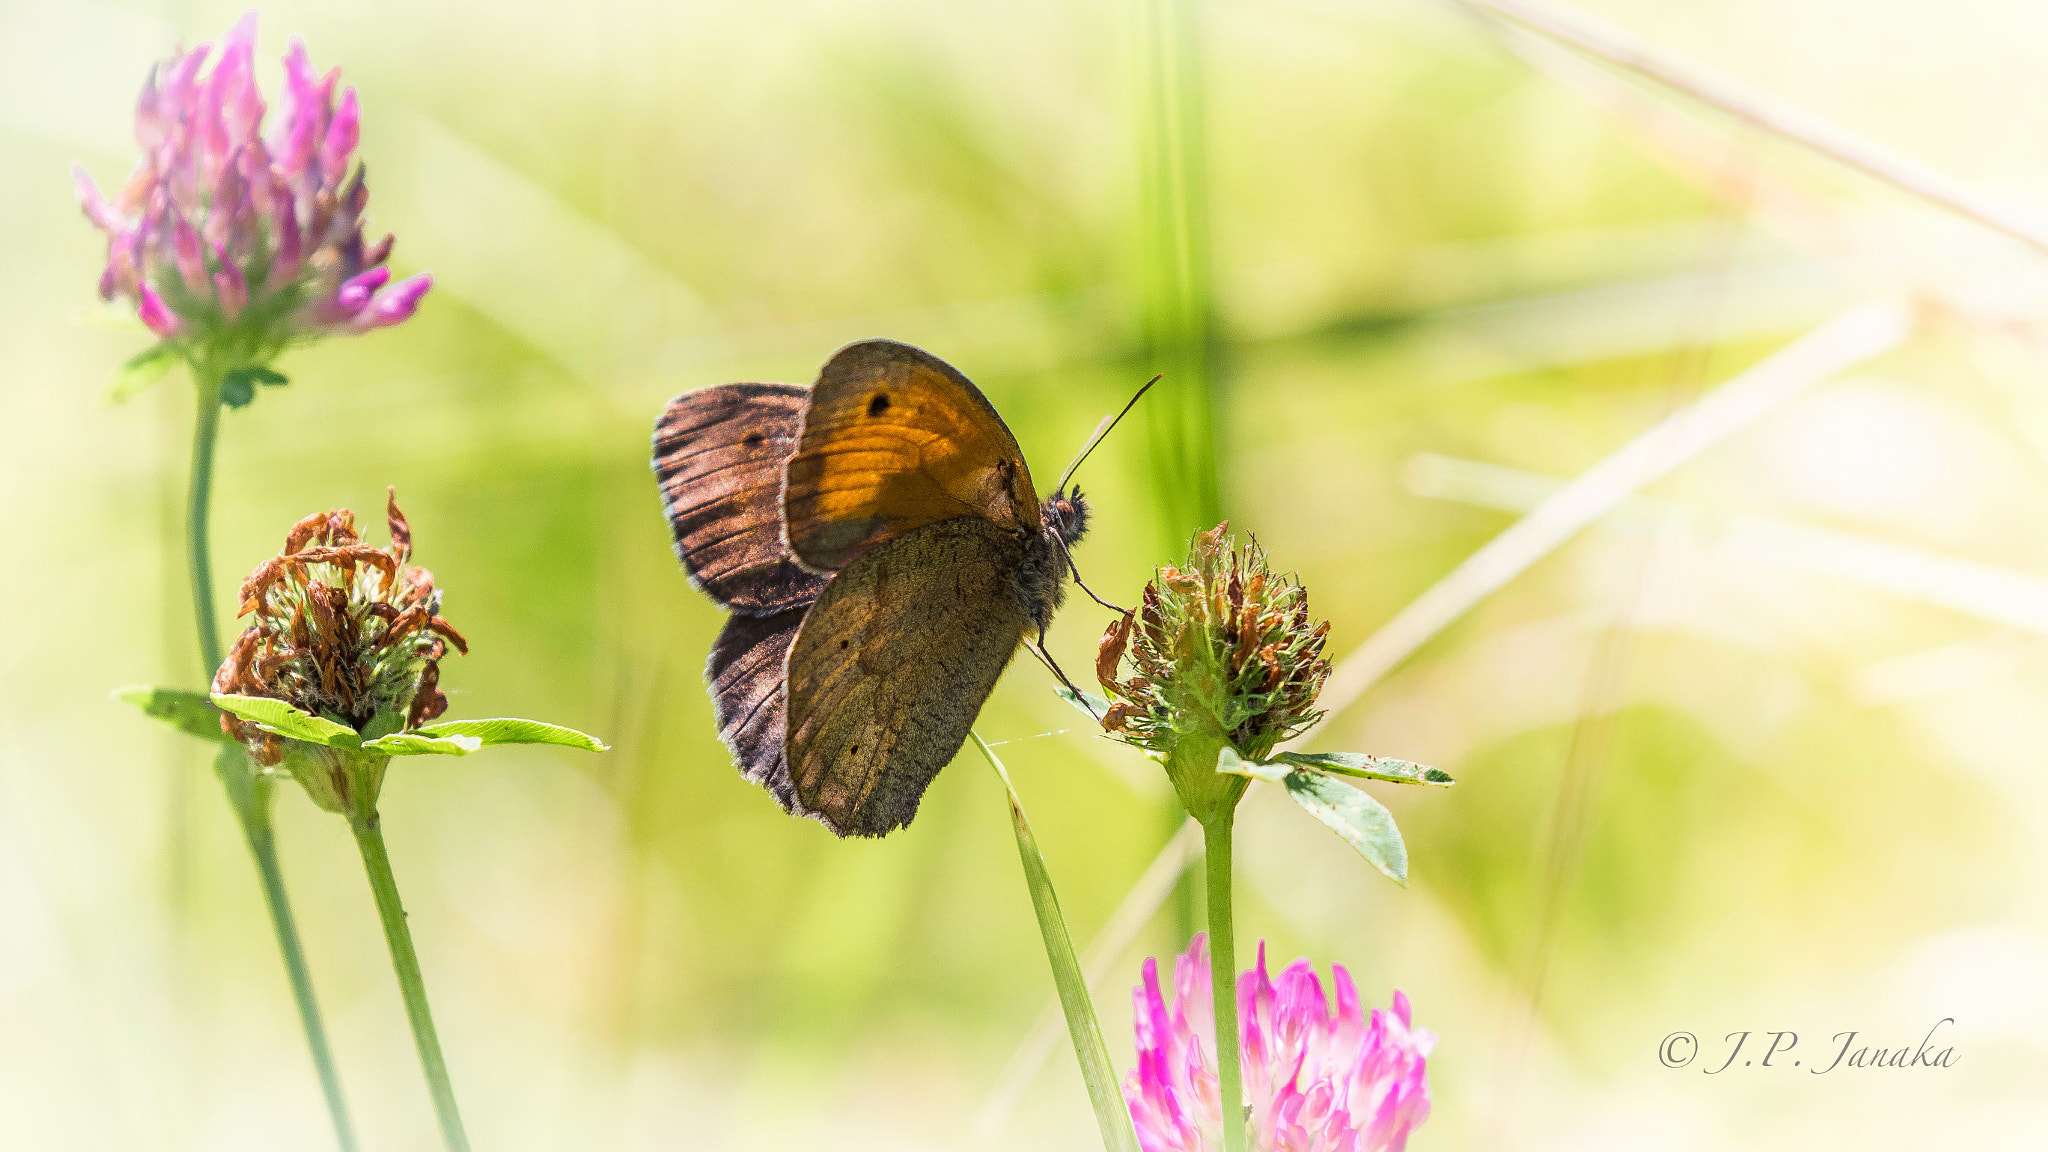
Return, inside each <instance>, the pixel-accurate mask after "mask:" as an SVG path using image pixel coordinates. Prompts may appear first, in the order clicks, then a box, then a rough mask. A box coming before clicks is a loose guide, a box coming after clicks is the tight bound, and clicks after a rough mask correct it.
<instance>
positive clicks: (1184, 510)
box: [1137, 0, 1223, 940]
mask: <svg viewBox="0 0 2048 1152" xmlns="http://www.w3.org/2000/svg"><path fill="white" fill-rule="evenodd" d="M1137 17H1138V37H1137V47H1138V50H1139V54H1140V55H1139V60H1138V68H1137V88H1138V107H1139V117H1138V139H1137V148H1138V211H1139V220H1138V228H1137V233H1138V238H1139V246H1140V249H1139V278H1138V305H1139V309H1138V311H1139V348H1140V349H1141V351H1142V354H1143V355H1144V357H1145V363H1144V365H1143V371H1145V372H1146V373H1152V372H1159V373H1163V374H1164V375H1165V377H1166V379H1165V380H1164V381H1162V384H1163V387H1160V388H1157V389H1154V391H1153V393H1152V396H1151V398H1150V400H1149V402H1148V403H1147V404H1146V405H1145V416H1146V419H1145V427H1146V430H1147V433H1146V443H1147V447H1148V450H1149V458H1150V464H1151V467H1150V472H1151V476H1150V483H1149V484H1148V485H1147V488H1148V489H1149V490H1150V491H1151V492H1152V493H1153V499H1154V501H1155V503H1156V522H1157V524H1158V531H1159V548H1158V554H1159V555H1160V556H1162V557H1166V556H1179V555H1180V553H1181V550H1182V549H1183V548H1185V547H1186V545H1187V540H1188V537H1190V536H1191V535H1193V534H1194V533H1196V532H1198V531H1200V530H1202V529H1204V528H1207V527H1209V526H1210V525H1212V524H1215V523H1216V522H1217V521H1219V520H1221V519H1222V518H1223V495H1222V484H1221V481H1220V475H1221V473H1222V467H1221V460H1220V457H1219V455H1218V451H1219V448H1218V443H1217V440H1216V424H1217V408H1218V404H1217V393H1218V389H1219V387H1220V381H1219V379H1218V376H1217V372H1216V368H1217V357H1216V339H1215V325H1214V318H1215V310H1216V301H1215V292H1214V286H1213V282H1212V273H1211V258H1210V251H1209V192H1208V163H1207V155H1206V149H1205V147H1204V144H1205V141H1204V131H1205V129H1204V122H1203V107H1202V104H1203V93H1202V68H1201V65H1202V45H1201V29H1200V24H1199V21H1198V13H1197V11H1196V8H1195V2H1194V0H1138V4H1137ZM1160 814H1161V820H1162V825H1163V827H1165V828H1166V829H1168V830H1169V833H1170V832H1171V831H1172V830H1174V829H1178V828H1179V826H1180V821H1181V816H1182V813H1181V809H1180V805H1179V804H1178V803H1175V802H1174V801H1173V800H1172V799H1171V798H1168V799H1167V800H1166V801H1165V802H1164V803H1163V805H1162V807H1161V808H1160ZM1200 911H1201V910H1200V909H1199V908H1197V907H1196V903H1195V894H1194V888H1193V885H1192V884H1185V883H1184V884H1181V885H1179V886H1178V898H1177V899H1176V900H1175V901H1174V912H1175V916H1174V919H1175V924H1174V938H1175V939H1176V940H1185V939H1187V938H1188V937H1189V936H1190V935H1192V934H1193V932H1194V930H1195V925H1196V924H1197V923H1198V922H1199V919H1200Z"/></svg>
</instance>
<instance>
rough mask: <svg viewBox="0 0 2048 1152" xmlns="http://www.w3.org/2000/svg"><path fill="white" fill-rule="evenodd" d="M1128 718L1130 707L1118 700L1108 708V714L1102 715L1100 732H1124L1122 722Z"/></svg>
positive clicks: (1129, 716)
mask: <svg viewBox="0 0 2048 1152" xmlns="http://www.w3.org/2000/svg"><path fill="white" fill-rule="evenodd" d="M1130 718H1131V706H1130V705H1129V704H1126V703H1124V702H1123V701H1121V700H1118V701H1116V702H1115V703H1113V704H1111V705H1110V706H1109V711H1108V712H1106V713H1104V714H1103V716H1102V730H1103V731H1104V732H1121V731H1123V730H1124V722H1125V721H1127V720H1129V719H1130Z"/></svg>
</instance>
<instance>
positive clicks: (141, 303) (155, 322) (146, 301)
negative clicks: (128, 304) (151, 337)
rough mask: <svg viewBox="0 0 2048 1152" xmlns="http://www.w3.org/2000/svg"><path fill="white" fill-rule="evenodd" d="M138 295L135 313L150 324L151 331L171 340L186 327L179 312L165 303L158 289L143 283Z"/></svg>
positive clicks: (145, 322)
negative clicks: (172, 309)
mask: <svg viewBox="0 0 2048 1152" xmlns="http://www.w3.org/2000/svg"><path fill="white" fill-rule="evenodd" d="M137 296H138V297H139V299H138V300H137V302H136V306H135V314H136V315H137V316H139V317H141V318H142V322H143V323H144V324H147V325H149V330H150V331H151V332H154V333H156V334H157V335H158V336H161V337H162V338H164V339H166V340H169V339H170V338H171V337H173V336H176V335H177V334H178V332H179V331H180V330H181V329H182V328H183V327H184V324H183V322H181V321H180V320H179V319H178V315H177V313H175V312H173V311H171V310H170V308H169V307H168V306H166V305H165V304H164V299H163V297H161V296H159V295H157V294H156V289H154V288H151V287H150V286H149V285H147V284H143V285H141V286H140V287H139V289H138V291H137Z"/></svg>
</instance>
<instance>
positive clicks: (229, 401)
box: [220, 364, 291, 408]
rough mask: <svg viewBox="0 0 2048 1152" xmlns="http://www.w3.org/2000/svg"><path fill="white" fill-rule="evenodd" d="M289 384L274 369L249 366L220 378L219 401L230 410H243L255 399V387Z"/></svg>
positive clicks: (284, 377)
mask: <svg viewBox="0 0 2048 1152" xmlns="http://www.w3.org/2000/svg"><path fill="white" fill-rule="evenodd" d="M289 383H291V379H290V378H289V377H287V376H286V375H285V374H284V373H282V372H279V371H278V370H276V369H275V368H268V367H265V366H263V365H261V364H251V365H248V366H247V367H243V368H236V369H233V370H231V371H229V372H228V373H227V375H225V376H222V377H221V380H220V400H221V403H223V404H226V405H227V406H228V407H230V408H244V407H247V406H248V404H249V402H250V401H252V400H254V399H256V385H258V384H262V385H265V386H268V387H273V388H274V387H277V386H278V385H280V384H289Z"/></svg>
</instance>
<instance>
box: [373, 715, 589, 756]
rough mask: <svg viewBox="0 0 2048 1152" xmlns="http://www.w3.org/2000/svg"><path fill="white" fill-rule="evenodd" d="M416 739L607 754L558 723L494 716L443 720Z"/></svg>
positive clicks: (418, 732)
mask: <svg viewBox="0 0 2048 1152" xmlns="http://www.w3.org/2000/svg"><path fill="white" fill-rule="evenodd" d="M412 734H416V735H420V736H429V737H448V738H458V739H474V740H475V741H476V742H477V745H478V746H479V747H484V746H488V745H492V744H554V745H558V746H560V747H563V748H581V749H583V750H584V751H586V752H609V751H611V746H610V745H608V744H606V743H604V742H603V741H601V740H599V739H598V738H597V737H595V736H591V735H588V734H586V733H583V732H578V731H577V730H575V729H574V728H564V727H562V726H561V725H560V724H543V723H541V722H540V721H538V720H521V719H519V718H518V717H516V716H497V717H492V718H491V719H488V720H444V721H442V722H440V723H438V724H427V725H423V726H421V727H420V728H418V729H417V730H416V731H415V733H409V735H412Z"/></svg>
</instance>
